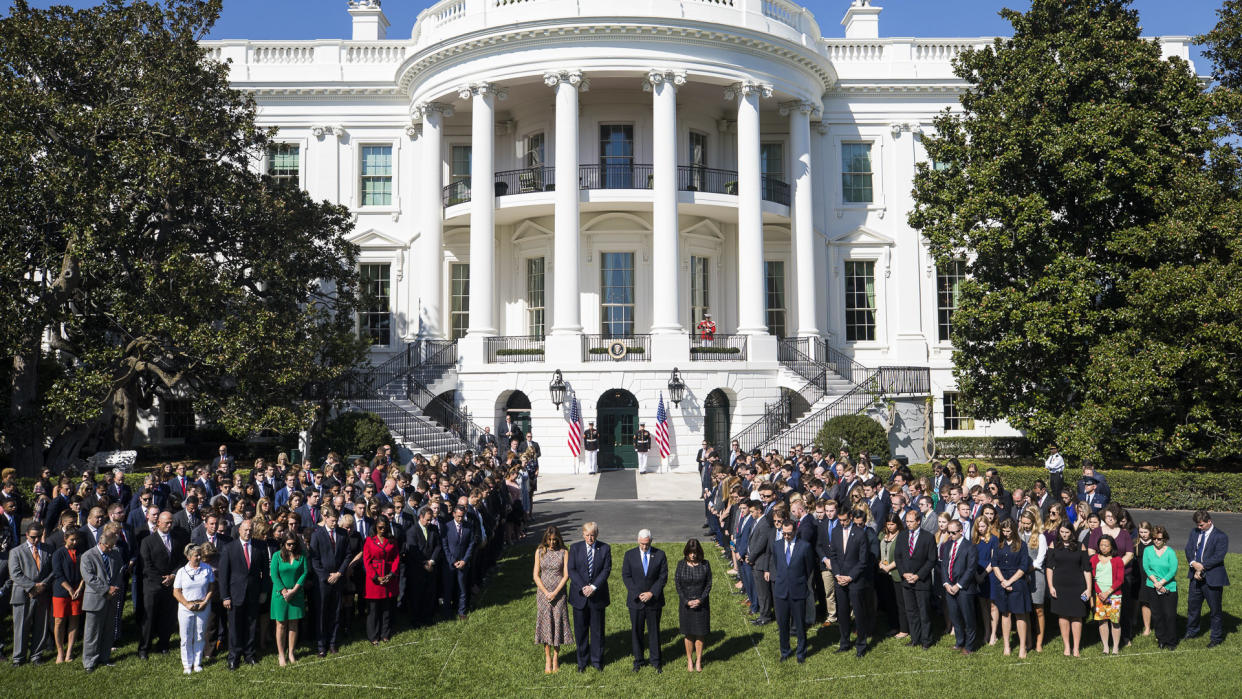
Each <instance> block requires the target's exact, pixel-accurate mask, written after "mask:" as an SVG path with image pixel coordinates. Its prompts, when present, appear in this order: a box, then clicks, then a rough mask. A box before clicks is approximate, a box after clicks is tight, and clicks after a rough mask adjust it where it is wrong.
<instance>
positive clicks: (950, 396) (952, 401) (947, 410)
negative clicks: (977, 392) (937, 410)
mask: <svg viewBox="0 0 1242 699" xmlns="http://www.w3.org/2000/svg"><path fill="white" fill-rule="evenodd" d="M973 429H975V420H974V418H970V417H966V416H964V415H962V414H961V412H960V411H959V410H958V406H957V394H956V393H948V392H946V393H945V394H944V431H945V432H950V431H953V430H973Z"/></svg>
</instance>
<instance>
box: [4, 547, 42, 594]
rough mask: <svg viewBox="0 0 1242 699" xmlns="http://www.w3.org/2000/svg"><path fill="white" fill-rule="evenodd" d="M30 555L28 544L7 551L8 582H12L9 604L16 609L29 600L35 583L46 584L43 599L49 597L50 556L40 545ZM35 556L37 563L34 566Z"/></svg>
mask: <svg viewBox="0 0 1242 699" xmlns="http://www.w3.org/2000/svg"><path fill="white" fill-rule="evenodd" d="M35 551H36V552H37V553H32V552H31V550H30V544H27V543H22V544H21V545H20V546H14V547H13V550H12V551H9V580H11V581H13V590H12V592H11V593H10V594H9V604H11V605H13V606H15V607H17V606H21V605H24V604H26V602H27V601H28V600H29V599H30V591H31V590H32V589H34V586H35V585H36V584H37V583H41V582H42V583H47V586H46V587H45V588H44V590H43V596H44V597H51V592H52V589H51V583H52V554H51V553H49V552H48V550H47V549H45V548H43V546H42V545H40V546H38V547H37V548H36V549H35ZM35 555H38V556H39V563H38V565H35V558H34V557H35Z"/></svg>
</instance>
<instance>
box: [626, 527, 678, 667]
mask: <svg viewBox="0 0 1242 699" xmlns="http://www.w3.org/2000/svg"><path fill="white" fill-rule="evenodd" d="M621 581H622V582H624V583H625V606H626V608H628V609H629V610H630V646H631V647H632V648H633V650H634V672H638V669H639V668H640V667H642V666H643V664H644V663H645V661H644V660H643V635H644V630H645V632H646V636H647V653H648V655H649V656H650V658H651V660H650V662H651V667H653V668H655V671H656V672H663V670H662V669H661V668H660V615H661V614H662V613H663V612H664V586H665V584H666V583H667V582H668V558H667V557H666V556H665V555H664V552H663V551H661V550H660V549H657V548H654V547H652V545H651V532H650V531H649V530H646V529H643V530H641V531H639V532H638V548H636V549H630V550H629V551H626V552H625V557H624V558H623V559H622V561H621Z"/></svg>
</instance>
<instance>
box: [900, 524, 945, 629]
mask: <svg viewBox="0 0 1242 699" xmlns="http://www.w3.org/2000/svg"><path fill="white" fill-rule="evenodd" d="M922 524H923V514H922V513H921V512H919V511H918V510H911V511H909V512H907V513H906V531H903V532H901V533H900V534H898V535H897V542H896V548H897V556H896V559H895V560H894V563H896V564H897V572H898V573H899V574H900V575H901V586H900V587H901V589H900V594H901V595H902V596H903V597H904V598H905V607H906V619H907V620H908V621H909V624H910V640H909V641H908V642H906V645H908V646H922V647H923V650H929V649H930V648H931V645H932V634H931V584H932V581H931V577H932V570H933V569H934V568H935V567H936V542H935V539H934V535H933V534H931V533H929V532H926V531H924V530H923V528H922Z"/></svg>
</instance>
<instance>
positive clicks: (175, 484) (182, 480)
mask: <svg viewBox="0 0 1242 699" xmlns="http://www.w3.org/2000/svg"><path fill="white" fill-rule="evenodd" d="M193 485H194V479H192V478H190V477H189V476H185V477H181V476H173V477H172V478H169V479H168V480H166V481H164V487H166V488H167V489H168V492H169V493H170V494H172V495H176V496H177V497H178V498H180V499H181V501H182V502H185V496H186V494H187V493H189V492H190V488H191V487H193Z"/></svg>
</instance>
